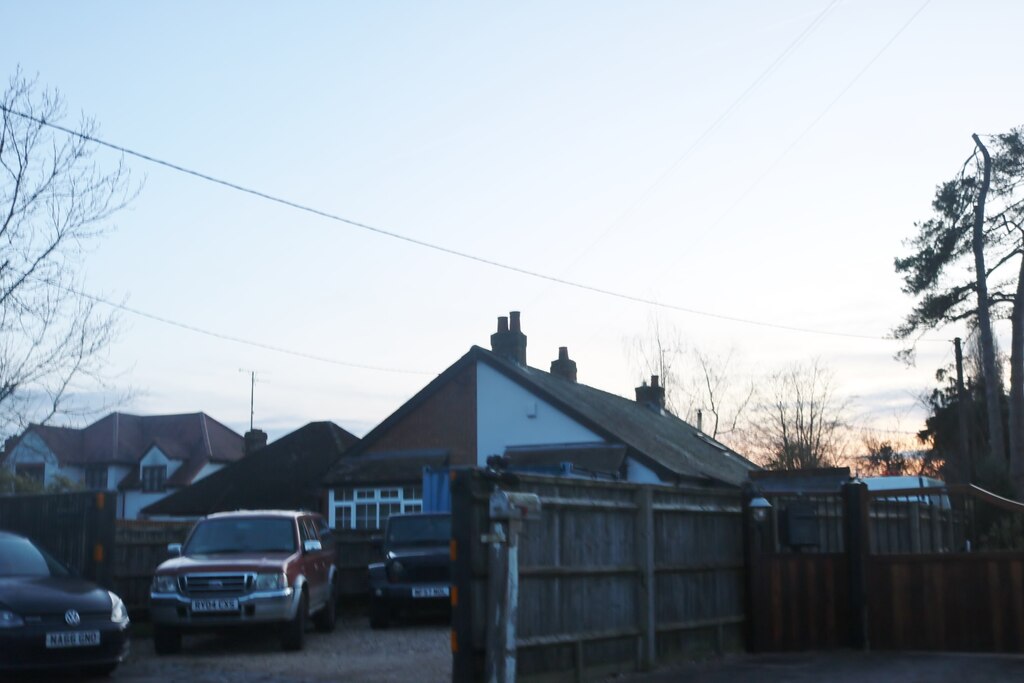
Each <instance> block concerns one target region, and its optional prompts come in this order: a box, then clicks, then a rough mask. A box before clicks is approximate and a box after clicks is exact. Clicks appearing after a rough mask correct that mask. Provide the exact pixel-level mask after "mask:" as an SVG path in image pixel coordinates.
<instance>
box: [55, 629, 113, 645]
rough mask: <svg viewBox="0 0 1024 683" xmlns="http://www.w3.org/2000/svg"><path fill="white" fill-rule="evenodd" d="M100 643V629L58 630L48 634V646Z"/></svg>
mask: <svg viewBox="0 0 1024 683" xmlns="http://www.w3.org/2000/svg"><path fill="white" fill-rule="evenodd" d="M99 644H100V632H99V631H56V632H54V633H47V634H46V647H48V648H57V647H92V646H95V645H99Z"/></svg>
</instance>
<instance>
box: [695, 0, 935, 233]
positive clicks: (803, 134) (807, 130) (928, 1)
mask: <svg viewBox="0 0 1024 683" xmlns="http://www.w3.org/2000/svg"><path fill="white" fill-rule="evenodd" d="M931 2H932V0H925V1H924V3H923V4H922V5H921V6H920V7H918V8H917V11H916V12H914V13H913V14H912V15H911V16H910V18H909V19H907V21H906V22H904V24H903V25H902V26H900V28H899V30H898V31H896V33H894V34H893V36H892V37H891V38H890V39H889V40H888V42H886V43H885V45H883V46H882V47H881V49H879V50H878V52H876V53H875V56H874V57H872V58H871V59H870V60H868V63H867V64H865V65H864V68H862V69H861V70H860V71H858V72H857V74H856V75H855V76H854V77H853V78H852V79H851V80H850V82H849V83H847V84H846V87H845V88H843V89H842V90H841V91H840V92H839V94H838V95H836V96H835V98H834V99H833V100H832V101H831V102H829V103H828V105H827V106H826V107H825V108H824V109H823V110H822V111H821V113H820V114H818V116H817V117H816V118H815V119H814V120H813V121H811V122H810V123H809V124H808V125H807V127H806V128H804V129H803V132H801V133H800V135H798V136H796V139H794V140H793V141H792V142H791V143H789V146H788V147H786V149H784V150H783V151H782V154H780V155H779V156H778V157H777V158H776V159H775V161H774V162H772V164H771V166H769V167H768V168H767V169H766V170H765V172H764V173H762V174H761V175H760V176H759V177H758V178H757V180H755V181H754V182H753V183H752V184H751V185H750V187H748V188H747V189H746V190H745V191H744V192H743V194H741V195H740V196H739V197H738V198H737V199H736V201H735V202H733V203H732V205H731V206H730V207H729V208H728V209H726V210H725V212H724V213H723V214H721V215H720V216H719V217H718V218H717V219H716V220H715V222H714V223H712V224H711V225H710V226H709V227H708V228H706V229H705V230H703V231H702V234H704V235H706V234H707V233H708V232H710V231H712V230H714V229H715V228H716V227H718V226H719V225H720V224H721V223H722V221H723V220H725V218H726V217H727V216H729V214H731V213H732V212H733V211H734V210H735V209H736V208H737V207H738V206H739V205H740V204H742V203H743V202H744V200H746V198H747V197H748V196H749V195H750V193H751V192H753V191H754V190H755V189H757V187H758V186H759V185H760V184H761V183H762V182H763V181H764V179H765V178H767V177H768V176H769V175H771V173H772V172H773V171H774V170H775V169H776V168H777V167H778V165H779V164H780V163H782V160H783V159H785V158H786V156H787V155H789V153H790V152H792V151H793V149H794V148H795V147H796V146H797V145H799V144H800V142H801V141H802V140H803V139H804V138H805V137H807V134H808V133H810V132H811V130H812V129H813V128H814V127H815V126H817V125H818V124H819V123H821V120H822V119H823V118H825V116H826V115H827V114H828V113H829V112H830V111H831V110H832V107H834V106H835V105H836V103H838V102H839V100H841V99H842V98H843V96H844V95H846V93H848V92H849V91H850V89H851V88H853V86H854V85H856V83H857V81H859V80H860V79H861V77H862V76H863V75H864V74H865V73H867V71H868V69H870V68H871V67H872V66H874V64H875V62H877V61H878V60H879V59H880V58H881V56H882V55H883V54H884V53H885V51H886V50H888V49H889V47H890V46H891V45H892V44H893V43H894V42H896V39H897V38H899V37H900V36H901V35H902V34H903V32H904V31H906V30H907V28H909V27H910V25H911V24H912V23H914V20H915V19H917V16H918V15H919V14H921V12H923V11H924V10H925V8H926V7H928V5H930V4H931Z"/></svg>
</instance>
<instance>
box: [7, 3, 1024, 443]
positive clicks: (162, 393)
mask: <svg viewBox="0 0 1024 683" xmlns="http://www.w3.org/2000/svg"><path fill="white" fill-rule="evenodd" d="M0 24H3V25H5V26H7V27H8V30H5V31H4V40H3V41H0V68H2V72H3V74H4V75H5V77H9V76H10V75H11V74H13V73H14V72H15V70H16V69H17V68H18V67H19V66H20V68H21V69H22V70H23V71H24V72H25V73H27V74H30V75H35V74H38V77H39V81H40V83H42V84H45V85H47V86H50V87H54V88H57V89H59V90H60V92H61V94H62V95H63V97H64V99H65V101H66V103H67V105H68V108H69V111H70V112H72V113H73V114H74V115H73V116H71V117H69V119H68V120H67V121H66V122H67V123H74V121H75V120H76V119H77V114H78V113H79V112H84V113H85V114H87V115H89V116H92V117H94V118H95V120H96V121H97V123H98V124H99V137H101V138H102V139H104V140H106V141H109V142H111V143H114V144H116V145H119V146H122V147H125V148H128V149H131V150H135V151H138V152H141V153H143V154H146V155H148V156H151V157H155V158H158V159H162V160H165V161H168V162H171V163H174V164H177V165H179V166H183V167H186V168H189V169H194V170H196V171H199V172H202V173H204V174H206V175H209V176H213V177H216V178H220V179H223V180H226V181H229V182H231V183H234V184H237V185H241V186H245V187H248V188H252V189H255V190H258V191H260V192H263V193H266V194H269V195H273V196H275V197H280V198H283V199H286V200H288V201H290V202H293V203H297V204H301V205H304V206H308V207H311V208H314V209H316V210H318V211H320V212H324V213H327V214H331V215H333V216H335V217H339V218H342V219H345V220H347V221H352V222H355V223H360V224H363V225H364V226H370V227H371V228H373V229H367V228H365V227H357V226H355V225H352V224H351V223H347V222H343V221H339V220H334V219H330V218H325V217H323V216H321V215H316V214H314V213H310V212H306V211H301V210H298V209H295V208H292V207H289V206H285V205H283V204H280V203H275V202H271V201H268V200H266V199H263V198H259V197H257V196H254V195H252V194H246V193H242V192H239V191H237V190H233V189H229V188H227V187H224V186H222V185H218V184H215V183H212V182H209V181H206V180H202V179H200V178H197V177H194V176H190V175H187V174H183V173H180V172H177V171H174V170H171V169H169V168H166V167H163V166H160V165H157V164H153V163H150V162H146V161H143V160H141V159H138V158H134V157H131V156H128V157H126V158H125V160H126V162H127V163H128V165H129V167H130V168H131V171H132V173H133V176H134V177H135V178H136V179H138V180H140V181H143V187H142V190H141V192H140V194H139V196H138V197H137V199H136V200H135V201H134V202H133V203H132V205H131V206H130V207H129V208H128V209H127V210H125V211H123V212H121V213H120V214H118V215H117V216H116V219H115V227H114V229H112V230H111V231H110V232H109V233H108V234H106V235H105V236H104V237H103V238H102V240H100V241H98V242H97V243H96V244H95V245H93V246H92V247H91V248H90V251H89V253H88V256H87V259H86V260H85V262H84V269H83V273H82V276H83V278H82V279H83V283H84V285H85V287H86V288H87V289H88V291H89V292H91V293H93V294H95V295H97V296H101V297H104V298H106V299H108V300H110V301H115V302H124V304H125V305H126V306H128V307H130V308H131V309H133V310H134V311H137V312H141V313H143V314H145V315H139V314H138V313H132V312H124V311H123V312H122V313H121V314H120V317H121V321H122V332H121V335H120V337H119V339H118V341H117V342H116V344H115V345H114V346H113V347H112V348H111V349H110V356H109V375H110V376H111V377H112V378H113V382H114V384H115V385H116V387H117V388H118V389H121V390H125V391H130V392H131V398H130V400H128V401H127V402H126V403H125V404H124V405H122V406H121V407H120V409H121V410H122V411H124V412H132V413H138V414H162V413H184V412H195V411H203V412H206V413H207V414H209V415H211V416H213V417H214V418H216V419H218V420H220V421H221V422H223V423H225V424H227V425H228V426H230V427H232V428H234V429H236V430H238V431H239V432H242V431H245V430H246V429H248V427H249V420H250V398H251V397H250V375H249V374H248V373H250V372H251V371H255V372H256V377H257V382H256V384H255V393H254V411H255V425H256V426H257V427H260V428H262V429H264V430H266V431H267V432H268V433H269V434H270V435H271V438H276V437H278V436H281V435H283V434H284V433H287V432H289V431H291V430H293V429H296V428H298V427H300V426H302V425H303V424H305V423H307V422H309V421H313V420H332V421H334V422H336V423H338V424H339V425H341V426H342V427H344V428H346V429H348V430H349V431H351V432H353V433H355V434H356V435H362V434H365V433H366V432H367V431H369V430H370V429H371V428H372V427H373V426H375V425H376V424H377V423H379V422H380V421H381V420H383V419H384V418H385V417H387V416H388V415H389V414H390V413H391V412H393V411H394V410H395V409H397V408H398V407H399V406H400V405H401V404H402V403H404V402H405V401H406V400H407V399H409V398H410V397H411V396H412V395H414V394H415V393H416V392H417V391H418V390H419V389H421V388H422V387H423V386H424V385H425V384H426V383H427V382H429V381H430V379H431V378H432V377H434V376H436V375H437V374H438V373H440V372H442V371H443V370H444V369H445V368H447V367H448V366H449V365H451V364H452V363H453V362H455V361H456V360H457V359H458V358H459V357H461V356H462V355H463V354H464V353H465V352H466V351H468V350H469V348H470V347H471V346H472V345H474V344H475V345H480V346H484V347H487V346H488V345H489V336H490V334H491V333H492V332H494V331H495V329H496V320H497V317H498V316H500V315H507V314H508V312H509V311H512V310H518V311H521V312H522V320H523V331H524V332H525V333H526V334H527V336H528V351H527V357H528V362H529V364H530V365H533V366H535V367H539V368H542V369H547V368H548V365H549V364H550V362H551V361H552V360H554V359H555V358H556V357H557V354H558V347H560V346H567V347H568V349H569V353H570V356H571V357H572V358H573V359H574V360H575V361H576V362H577V364H578V373H579V379H580V381H581V382H583V383H586V384H589V385H591V386H595V387H598V388H600V389H604V390H606V391H610V392H613V393H616V394H620V395H624V396H629V397H632V394H633V388H634V387H635V386H637V384H638V383H639V382H640V381H641V380H642V379H643V377H644V373H643V371H642V369H641V368H640V367H639V365H638V364H637V362H636V359H635V357H634V356H635V354H633V353H631V349H633V348H634V347H635V344H636V342H635V340H636V339H637V338H638V337H643V336H645V335H649V330H650V328H651V325H652V324H654V323H655V322H656V323H657V324H658V325H659V326H661V327H662V328H663V329H671V330H674V333H673V334H675V335H677V336H678V339H679V340H681V341H683V342H684V343H685V344H687V345H688V346H689V347H690V348H698V349H701V350H702V351H704V352H707V353H718V354H724V353H728V352H731V353H732V358H733V362H732V366H731V368H730V372H731V373H732V374H733V375H734V376H737V377H739V376H746V377H763V376H764V375H766V374H768V373H770V372H772V371H774V370H778V369H781V368H783V367H786V366H788V365H791V364H793V363H799V362H808V361H809V360H811V359H819V361H820V362H821V363H822V364H823V365H825V366H827V367H828V368H830V369H831V370H832V371H833V372H834V373H835V386H836V389H837V391H838V392H839V393H840V394H842V396H844V397H846V398H848V399H849V400H850V407H851V412H850V417H851V420H852V422H853V423H854V424H855V425H859V426H863V427H865V428H870V429H871V430H873V431H874V432H876V433H878V434H882V435H886V434H892V435H904V434H908V433H912V432H914V431H916V430H918V429H920V428H921V427H922V426H923V425H922V420H923V417H924V415H925V413H924V410H923V409H922V407H921V405H920V401H919V396H920V395H921V394H922V393H923V392H926V391H928V390H930V389H931V387H933V386H934V384H935V380H934V372H935V370H936V369H937V368H938V367H940V366H943V365H947V364H949V363H950V362H951V360H952V344H951V341H950V340H952V338H953V337H954V336H957V335H961V336H963V335H964V334H965V332H966V331H965V330H964V329H961V328H957V327H955V326H951V327H948V328H944V329H941V330H936V331H934V332H931V333H929V334H927V335H926V338H925V340H924V341H922V342H921V343H920V344H919V346H918V359H917V364H916V365H915V366H914V367H906V366H904V365H903V364H901V363H899V362H897V361H896V360H894V359H893V354H894V353H895V352H896V351H897V350H899V349H900V348H901V345H900V343H899V342H895V341H893V340H891V339H887V338H886V337H887V335H888V334H889V333H890V331H891V330H892V329H893V328H894V327H895V326H896V325H898V324H899V323H900V322H901V320H902V318H903V316H905V315H906V313H907V312H908V311H909V310H910V308H911V306H912V305H913V301H912V299H911V298H910V297H908V296H907V295H905V294H903V293H902V292H901V281H900V278H899V276H898V275H897V274H896V273H895V272H894V269H893V259H894V258H895V257H896V256H898V255H902V254H905V253H907V247H906V246H904V241H905V240H906V239H907V238H909V237H910V236H911V235H912V234H913V232H914V223H915V221H919V220H922V219H925V218H927V216H928V213H929V209H930V203H931V199H932V195H933V192H934V189H935V186H936V185H937V184H938V183H939V182H941V181H943V180H945V179H948V178H950V177H952V176H953V175H954V174H955V173H956V172H957V171H958V170H959V168H960V166H961V164H962V163H963V162H964V160H965V159H966V158H967V157H968V156H970V154H971V153H972V149H973V148H972V144H973V143H972V141H971V134H972V133H979V134H996V133H1001V132H1006V131H1008V130H1009V129H1010V128H1011V127H1014V126H1018V125H1021V124H1022V123H1024V89H1021V88H1020V87H1019V83H1020V76H1021V71H1020V65H1021V60H1020V52H1019V40H1018V39H1019V36H1018V32H1019V27H1020V26H1022V25H1024V4H1022V3H1017V2H1011V1H1006V2H996V1H992V0H990V1H987V2H985V1H982V2H977V3H970V4H969V5H968V4H965V3H962V2H954V1H953V0H931V1H930V2H924V1H923V0H911V1H906V2H903V1H892V0H884V1H882V0H879V1H874V0H846V1H840V0H813V1H811V0H806V1H804V0H784V1H780V2H772V3H762V2H754V1H752V0H746V1H740V0H734V1H727V2H716V3H705V2H689V1H683V0H677V1H673V2H655V1H641V2H600V1H593V0H587V1H582V0H581V1H578V2H577V1H573V0H565V1H563V2H532V1H529V0H527V1H522V2H516V3H476V2H411V1H408V2H297V3H269V2H244V3H243V2H217V3H208V2H174V3H171V2H147V3H139V2H88V3H70V2H47V1H40V2H31V3H28V2H15V1H13V0H0ZM97 158H98V159H99V160H100V161H101V162H103V163H109V164H114V163H116V162H117V160H118V158H119V155H118V154H116V153H114V152H112V151H110V150H105V149H102V148H101V149H98V150H97ZM381 231H383V232H381ZM422 243H427V244H430V245H434V246H435V247H440V249H437V248H430V247H427V246H423V244H422ZM452 252H458V253H459V254H462V255H461V256H460V255H458V254H454V253H452ZM466 256H470V257H473V258H466ZM488 262H490V263H488ZM494 263H498V264H501V265H502V266H505V267H500V266H496V265H493V264H494ZM523 271H528V273H532V275H531V274H528V273H524V272H523ZM537 275H541V276H544V277H538V276H537ZM565 281H568V282H571V283H575V284H576V285H583V286H582V287H580V286H572V285H568V284H564V282H565ZM594 290H602V291H594ZM609 292H611V293H614V294H615V295H613V294H609ZM638 300H639V301H638ZM651 302H657V303H659V304H663V305H655V304H653V303H651ZM147 316H148V317H147ZM156 318H160V319H163V320H164V321H172V322H173V323H177V324H169V323H167V322H161V321H159V320H157V319H156ZM999 325H1000V326H1002V325H1004V323H999ZM186 328H193V329H186ZM997 329H998V333H999V335H1000V336H1001V337H1002V338H1004V339H1005V338H1006V336H1007V334H1008V331H1007V330H1006V329H1005V328H1004V327H999V328H997ZM196 330H202V331H205V332H208V333H213V334H212V335H211V334H204V333H202V332H199V331H196ZM216 335H220V336H216ZM224 337H231V338H233V339H234V340H235V341H232V340H229V339H225V338H224ZM237 340H244V341H246V342H251V343H242V342H241V341H237ZM266 347H275V348H276V349H283V350H285V351H288V353H286V352H284V351H281V350H270V349H268V348H266ZM314 357H315V358H314Z"/></svg>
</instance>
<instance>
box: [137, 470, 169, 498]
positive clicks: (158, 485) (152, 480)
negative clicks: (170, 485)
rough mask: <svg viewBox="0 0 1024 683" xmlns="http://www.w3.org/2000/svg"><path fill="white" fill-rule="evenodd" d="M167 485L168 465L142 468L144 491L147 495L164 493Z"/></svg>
mask: <svg viewBox="0 0 1024 683" xmlns="http://www.w3.org/2000/svg"><path fill="white" fill-rule="evenodd" d="M166 483H167V465H146V466H144V467H143V468H142V490H143V492H145V493H155V492H157V491H163V490H164V487H165V485H166Z"/></svg>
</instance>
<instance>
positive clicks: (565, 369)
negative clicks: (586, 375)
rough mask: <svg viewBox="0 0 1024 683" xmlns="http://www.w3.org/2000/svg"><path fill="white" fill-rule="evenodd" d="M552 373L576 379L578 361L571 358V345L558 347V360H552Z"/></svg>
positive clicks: (570, 379)
mask: <svg viewBox="0 0 1024 683" xmlns="http://www.w3.org/2000/svg"><path fill="white" fill-rule="evenodd" d="M551 374H552V375H554V376H555V377H561V378H562V379H567V380H569V381H570V382H575V381H576V361H574V360H570V358H569V347H568V346H559V347H558V360H553V361H551Z"/></svg>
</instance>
